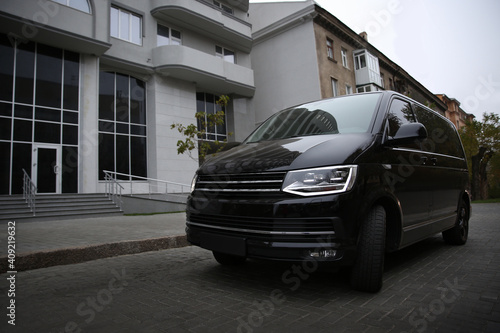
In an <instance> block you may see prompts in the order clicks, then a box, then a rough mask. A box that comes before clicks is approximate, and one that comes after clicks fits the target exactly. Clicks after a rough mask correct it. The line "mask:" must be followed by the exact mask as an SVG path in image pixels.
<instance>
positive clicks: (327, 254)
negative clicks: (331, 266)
mask: <svg viewBox="0 0 500 333" xmlns="http://www.w3.org/2000/svg"><path fill="white" fill-rule="evenodd" d="M336 254H337V250H320V251H309V256H310V257H313V258H333V257H335V255H336Z"/></svg>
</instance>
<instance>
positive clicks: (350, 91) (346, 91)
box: [345, 84, 352, 95]
mask: <svg viewBox="0 0 500 333" xmlns="http://www.w3.org/2000/svg"><path fill="white" fill-rule="evenodd" d="M345 94H346V95H351V94H352V87H351V86H350V85H348V84H346V85H345Z"/></svg>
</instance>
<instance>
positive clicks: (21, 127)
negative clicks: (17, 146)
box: [14, 119, 33, 142]
mask: <svg viewBox="0 0 500 333" xmlns="http://www.w3.org/2000/svg"><path fill="white" fill-rule="evenodd" d="M32 126H33V122H32V121H30V120H19V119H15V120H14V141H28V142H31V141H32V140H31V139H32V132H33V129H32Z"/></svg>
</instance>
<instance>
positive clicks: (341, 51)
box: [340, 48, 349, 68]
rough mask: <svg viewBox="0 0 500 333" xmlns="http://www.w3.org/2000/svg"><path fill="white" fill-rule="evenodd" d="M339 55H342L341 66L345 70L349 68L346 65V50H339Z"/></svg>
mask: <svg viewBox="0 0 500 333" xmlns="http://www.w3.org/2000/svg"><path fill="white" fill-rule="evenodd" d="M340 54H341V55H342V65H343V66H344V67H345V68H349V65H348V63H347V50H346V49H344V48H341V49H340Z"/></svg>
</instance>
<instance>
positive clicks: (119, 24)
mask: <svg viewBox="0 0 500 333" xmlns="http://www.w3.org/2000/svg"><path fill="white" fill-rule="evenodd" d="M248 6H249V3H248V1H244V0H220V1H219V0H218V1H213V0H150V1H136V0H113V1H111V0H23V1H18V0H2V1H1V2H0V33H1V35H0V76H1V77H0V82H1V85H2V87H1V89H0V161H1V162H0V194H17V193H22V179H23V172H22V170H23V169H24V170H26V172H27V173H28V174H29V175H30V176H31V178H32V179H33V181H34V182H35V183H36V185H37V186H38V192H39V193H96V192H103V191H104V183H103V177H104V173H103V170H110V171H114V172H118V173H122V174H124V175H133V176H141V177H150V178H157V179H163V180H169V181H175V182H179V183H190V181H191V178H192V176H193V174H194V171H195V169H196V168H197V166H198V165H197V163H196V162H195V161H193V160H192V159H190V158H189V157H187V156H185V155H178V154H177V147H176V143H177V140H179V139H181V138H182V137H181V136H180V134H179V133H178V132H177V131H175V130H172V129H170V125H171V124H173V123H183V124H190V123H194V122H195V118H194V114H195V113H196V112H197V111H206V112H213V110H214V108H215V104H214V100H215V99H216V98H217V96H218V95H221V94H225V95H228V96H230V97H231V102H230V105H228V107H227V110H226V116H227V119H226V124H227V126H226V128H217V129H209V131H211V132H212V133H211V134H212V137H213V138H218V139H220V138H225V137H226V133H229V132H234V133H235V135H234V137H232V138H230V139H229V140H230V141H231V140H242V139H243V137H241V136H245V135H247V134H248V133H249V132H250V131H251V130H253V128H254V124H255V119H254V116H253V113H251V112H249V109H248V106H247V104H248V101H249V98H251V97H252V96H253V95H254V92H255V84H254V74H253V70H252V68H251V62H250V51H251V47H252V36H251V34H252V27H251V24H250V23H249V22H248V15H247V11H248ZM120 178H124V179H129V178H130V176H123V175H122V176H120Z"/></svg>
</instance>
